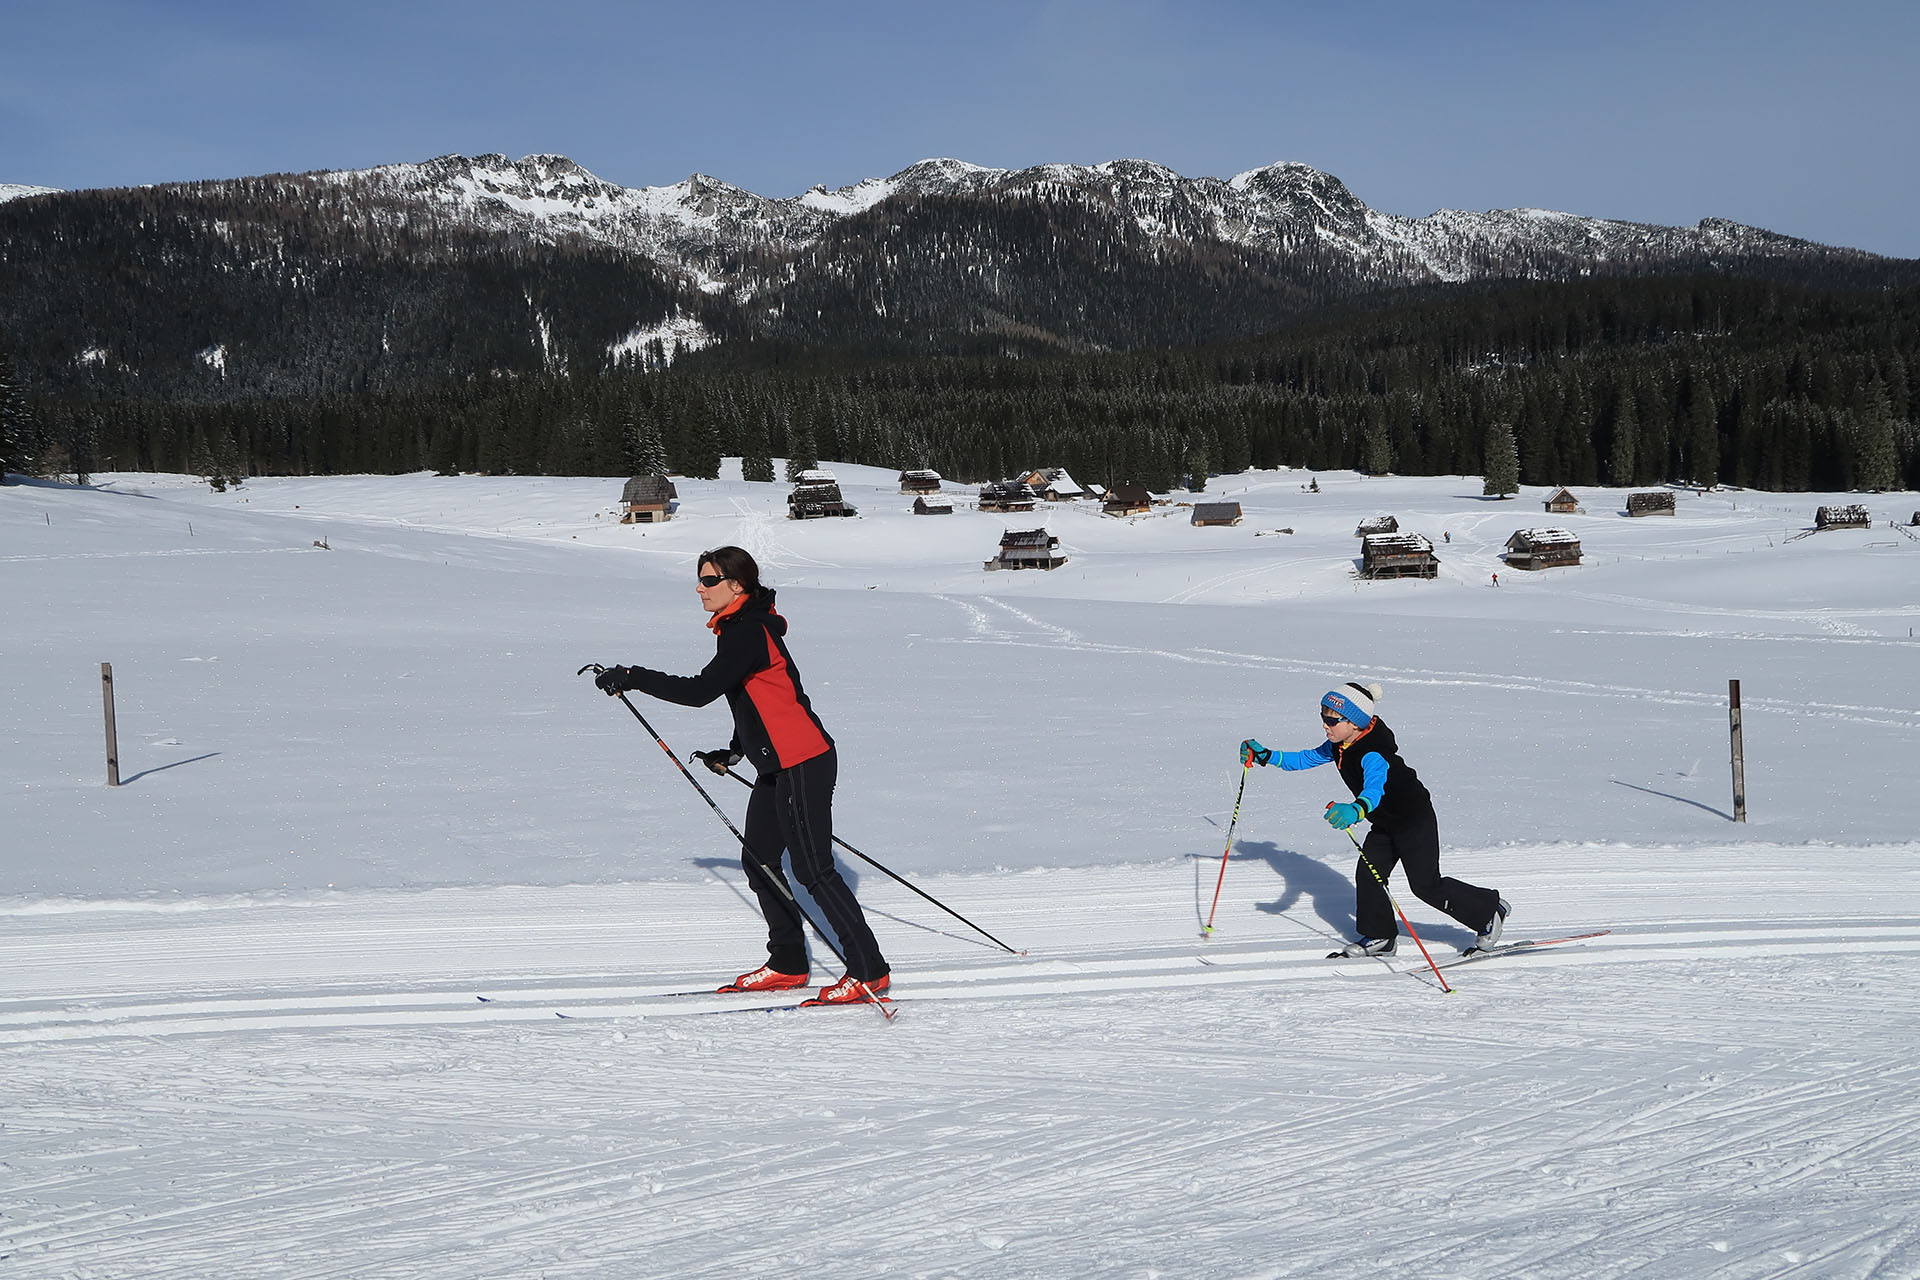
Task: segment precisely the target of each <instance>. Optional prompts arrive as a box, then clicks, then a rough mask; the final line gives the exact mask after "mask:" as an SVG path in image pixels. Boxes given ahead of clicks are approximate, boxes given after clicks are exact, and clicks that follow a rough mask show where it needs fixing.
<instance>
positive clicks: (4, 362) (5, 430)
mask: <svg viewBox="0 0 1920 1280" xmlns="http://www.w3.org/2000/svg"><path fill="white" fill-rule="evenodd" d="M37 434H38V433H37V432H36V431H35V430H34V424H33V413H32V411H31V409H29V408H28V405H27V388H26V383H25V381H24V380H23V379H22V378H21V377H20V374H19V372H18V370H17V369H16V366H15V365H14V362H13V357H12V356H10V355H9V354H7V352H5V351H0V484H4V483H6V478H7V473H8V472H9V471H17V472H21V473H25V472H26V471H27V469H28V468H29V467H30V466H31V465H32V464H33V457H34V454H36V453H38V452H39V441H38V439H37Z"/></svg>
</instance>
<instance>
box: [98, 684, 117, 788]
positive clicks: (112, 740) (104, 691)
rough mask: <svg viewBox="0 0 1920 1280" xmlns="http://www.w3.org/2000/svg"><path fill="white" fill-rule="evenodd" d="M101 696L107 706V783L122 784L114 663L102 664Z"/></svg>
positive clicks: (111, 785) (112, 784)
mask: <svg viewBox="0 0 1920 1280" xmlns="http://www.w3.org/2000/svg"><path fill="white" fill-rule="evenodd" d="M100 696H101V698H102V699H103V700H104V701H105V703H106V707H107V785H108V786H110V787H117V786H119V785H120V733H119V731H118V730H117V729H115V728H114V725H113V664H112V663H111V662H103V663H101V664H100Z"/></svg>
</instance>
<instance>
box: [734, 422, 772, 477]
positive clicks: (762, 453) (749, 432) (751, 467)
mask: <svg viewBox="0 0 1920 1280" xmlns="http://www.w3.org/2000/svg"><path fill="white" fill-rule="evenodd" d="M759 409H760V406H758V405H756V406H754V407H753V408H751V409H749V410H748V412H747V417H746V421H745V422H743V423H742V424H741V427H740V478H741V479H743V480H751V481H754V482H755V483H759V484H768V483H771V482H772V480H773V457H772V453H771V450H770V449H769V448H768V446H767V420H766V418H764V417H763V416H761V414H760V412H759Z"/></svg>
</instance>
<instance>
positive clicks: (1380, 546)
mask: <svg viewBox="0 0 1920 1280" xmlns="http://www.w3.org/2000/svg"><path fill="white" fill-rule="evenodd" d="M1360 574H1361V576H1362V577H1366V578H1437V577H1439V576H1440V561H1439V559H1438V558H1436V557H1435V556H1434V554H1433V543H1431V542H1429V541H1428V540H1427V538H1426V535H1425V534H1419V533H1370V534H1368V535H1367V536H1366V537H1365V538H1364V539H1362V540H1361V543H1360Z"/></svg>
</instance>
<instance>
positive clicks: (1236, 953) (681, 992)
mask: <svg viewBox="0 0 1920 1280" xmlns="http://www.w3.org/2000/svg"><path fill="white" fill-rule="evenodd" d="M1515 940H1516V941H1519V940H1520V939H1515ZM1324 946H1325V940H1324V939H1317V938H1316V939H1313V940H1310V941H1304V942H1291V941H1290V942H1288V943H1287V944H1285V945H1267V944H1262V943H1247V942H1236V941H1231V940H1224V939H1216V940H1215V941H1211V942H1205V941H1201V940H1199V939H1196V940H1195V941H1194V943H1193V944H1192V945H1191V946H1178V947H1168V946H1164V945H1163V946H1160V947H1157V948H1151V949H1144V950H1142V949H1135V950H1134V951H1132V952H1131V953H1127V952H1124V951H1123V952H1120V953H1117V954H1113V955H1091V954H1089V955H1080V956H1047V955H1044V954H1042V955H1036V956H1033V957H1031V958H1025V959H1008V960H1005V961H1000V962H990V963H970V964H965V965H951V966H945V967H939V966H935V967H921V968H917V969H915V970H914V971H912V972H910V973H902V974H898V975H896V978H895V986H894V990H893V995H894V996H895V997H896V998H897V999H898V1000H900V1001H901V1002H903V1003H909V1004H911V1003H917V1002H922V1001H959V1000H1011V999H1024V998H1046V999H1054V1000H1058V999H1065V998H1071V997H1074V996H1084V995H1102V994H1113V993H1124V992H1130V991H1138V992H1158V993H1165V992H1174V991H1180V990H1182V989H1190V988H1199V987H1211V986H1223V985H1233V984H1247V985H1264V984H1273V983H1285V982H1312V981H1337V980H1342V979H1353V978H1356V977H1366V976H1369V975H1375V976H1386V975H1389V974H1391V975H1397V976H1399V977H1403V978H1407V979H1410V980H1414V981H1423V982H1426V983H1428V984H1429V985H1437V984H1433V982H1432V977H1431V974H1430V971H1429V970H1428V969H1427V967H1426V964H1425V962H1424V961H1423V960H1421V959H1420V958H1419V956H1418V954H1417V952H1414V951H1413V949H1411V948H1405V949H1403V950H1402V953H1401V954H1400V955H1398V956H1396V957H1394V958H1393V959H1392V960H1384V959H1377V960H1354V961H1330V960H1328V959H1327V958H1325V952H1324ZM1881 952H1902V953H1904V952H1920V919H1901V918H1890V919H1882V920H1864V921H1863V920H1857V919H1856V920H1851V921H1848V922H1845V923H1840V922H1832V921H1816V920H1808V921H1787V922H1777V923H1760V924H1756V923H1754V922H1748V921H1729V922H1701V923H1680V924H1676V923H1666V924H1658V925H1641V926H1624V927H1615V928H1614V930H1613V932H1612V933H1611V934H1610V935H1608V936H1607V937H1604V938H1596V939H1594V940H1592V941H1591V942H1585V941H1578V942H1572V943H1568V944H1566V945H1563V946H1555V947H1542V948H1539V949H1537V950H1528V951H1525V952H1520V953H1515V954H1514V955H1512V956H1510V957H1503V958H1495V959H1494V960H1491V961H1489V962H1488V963H1487V964H1485V965H1484V966H1483V965H1469V966H1460V968H1459V970H1458V972H1459V973H1460V974H1461V975H1462V977H1464V980H1465V981H1466V982H1468V983H1469V984H1472V985H1478V984H1482V983H1485V982H1487V981H1489V980H1494V978H1493V975H1495V974H1497V973H1499V972H1501V971H1505V970H1507V969H1509V967H1510V966H1511V967H1516V968H1521V967H1524V968H1535V967H1562V966H1569V965H1582V966H1587V965H1608V964H1622V963H1646V962H1664V963H1675V962H1685V961H1688V960H1692V959H1701V960H1727V959H1734V958H1738V959H1762V958H1768V957H1786V956H1816V955H1845V954H1859V953H1881ZM1447 954H1448V955H1452V954H1453V953H1452V952H1451V951H1449V952H1448V953H1447ZM1439 958H1444V957H1439ZM1450 981H1451V979H1450ZM803 994H806V993H795V992H782V993H776V994H770V995H763V996H741V995H726V996H723V995H719V994H717V993H712V994H709V993H707V992H706V991H704V990H702V989H700V988H699V987H698V986H697V981H696V980H694V979H691V978H689V979H686V980H684V981H681V982H679V983H675V982H672V981H668V980H654V981H645V982H642V981H635V980H633V979H631V978H628V977H620V976H608V977H605V978H585V979H582V978H568V979H551V980H548V979H533V978H517V979H511V978H510V979H501V980H498V981H495V982H493V983H491V984H485V983H458V984H456V983H452V982H447V983H435V984H429V985H421V986H417V987H405V988H393V989H367V988H332V989H321V990H310V991H273V992H240V991H235V992H220V993H211V994H209V993H205V992H191V993H179V994H166V995H142V996H110V997H99V998H88V997H69V998H65V999H48V998H40V999H31V1000H0V1045H17V1044H35V1043H44V1042H51V1041H66V1040H104V1039H115V1038H127V1037H152V1036H179V1035H220V1034H227V1033H234V1032H244V1031H288V1030H329V1029H339V1028H351V1027H389V1026H484V1025H490V1024H502V1023H529V1022H539V1023H551V1022H553V1021H555V1020H556V1019H557V1018H565V1019H592V1020H602V1021H604V1020H618V1019H661V1018H682V1017H688V1016H696V1015H703V1014H711V1013H715V1012H720V1011H746V1010H752V1009H761V1010H765V1011H768V1012H769V1013H772V1012H774V1011H782V1012H784V1011H785V1010H787V1009H789V1008H791V1006H792V1005H793V1004H794V1001H795V997H796V995H803Z"/></svg>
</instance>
